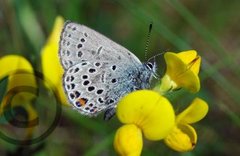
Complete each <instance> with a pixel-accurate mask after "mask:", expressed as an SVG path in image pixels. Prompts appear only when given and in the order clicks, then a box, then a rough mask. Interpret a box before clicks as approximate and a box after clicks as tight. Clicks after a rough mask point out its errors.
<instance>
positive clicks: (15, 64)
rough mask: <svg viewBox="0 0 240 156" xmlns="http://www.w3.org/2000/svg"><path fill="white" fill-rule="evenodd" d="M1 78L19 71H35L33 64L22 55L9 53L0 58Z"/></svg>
mask: <svg viewBox="0 0 240 156" xmlns="http://www.w3.org/2000/svg"><path fill="white" fill-rule="evenodd" d="M0 68H1V70H0V79H2V78H4V77H5V76H7V75H10V74H12V73H16V72H18V71H26V72H30V73H33V69H32V66H31V64H30V63H29V62H28V61H27V60H26V59H25V58H24V57H22V56H18V55H7V56H4V57H2V58H0Z"/></svg>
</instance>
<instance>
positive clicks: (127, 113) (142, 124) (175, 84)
mask: <svg viewBox="0 0 240 156" xmlns="http://www.w3.org/2000/svg"><path fill="white" fill-rule="evenodd" d="M164 58H165V61H166V65H167V70H166V73H165V75H164V76H163V77H162V79H161V83H160V85H158V86H157V87H156V88H155V91H150V90H141V91H136V92H132V93H130V94H128V95H127V96H125V97H123V98H122V99H121V101H120V102H119V103H118V105H117V111H116V114H117V117H118V119H119V120H120V122H122V123H123V124H124V125H123V126H122V127H120V128H119V129H118V130H117V132H116V135H115V139H114V148H115V150H116V151H117V153H118V154H119V155H121V156H138V155H140V154H141V151H142V147H143V136H144V137H145V138H146V139H148V140H154V141H156V140H164V142H165V144H166V145H167V146H169V147H170V148H172V149H173V150H175V151H179V152H185V151H190V150H192V149H193V148H194V147H195V145H196V143H197V134H196V131H195V129H194V128H193V127H192V126H191V125H190V124H192V123H195V122H197V121H199V120H201V119H202V118H204V116H205V115H206V114H207V112H208V105H207V103H206V102H205V101H203V100H202V99H200V98H195V99H194V100H193V102H192V103H191V104H190V105H189V106H188V107H187V108H186V109H185V110H184V111H183V112H181V113H180V114H178V115H175V113H174V109H173V107H172V105H171V103H170V102H169V101H168V99H167V98H165V97H164V96H163V95H164V94H165V93H167V92H172V91H174V90H176V89H179V88H185V89H187V90H189V91H191V92H198V91H199V89H200V81H199V77H198V73H199V68H200V63H201V57H200V56H198V55H197V52H196V51H194V50H190V51H184V52H180V53H173V52H166V53H165V54H164Z"/></svg>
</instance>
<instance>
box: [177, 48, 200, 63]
mask: <svg viewBox="0 0 240 156" xmlns="http://www.w3.org/2000/svg"><path fill="white" fill-rule="evenodd" d="M174 54H175V55H177V57H179V58H180V59H181V60H182V61H183V62H184V63H185V64H189V63H190V62H192V60H194V59H195V58H196V57H197V52H196V51H195V50H187V51H182V52H180V53H174Z"/></svg>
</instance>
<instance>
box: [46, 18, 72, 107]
mask: <svg viewBox="0 0 240 156" xmlns="http://www.w3.org/2000/svg"><path fill="white" fill-rule="evenodd" d="M63 25H64V19H63V18H62V17H60V16H58V17H57V18H56V20H55V23H54V27H53V31H52V33H51V35H50V36H49V38H48V41H47V43H46V44H45V45H44V47H43V48H42V50H41V54H42V55H41V57H42V70H43V75H44V77H45V78H46V82H48V81H50V82H51V85H53V86H54V87H56V92H57V95H58V96H59V99H60V101H61V103H62V104H65V105H69V104H68V101H67V97H66V95H65V93H64V89H63V85H62V75H63V68H62V67H61V64H60V61H59V56H58V48H59V45H58V42H59V40H60V34H61V30H62V28H63ZM45 85H46V86H47V87H49V88H50V87H51V86H49V85H50V84H47V83H45Z"/></svg>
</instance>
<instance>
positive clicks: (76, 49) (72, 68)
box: [59, 22, 142, 116]
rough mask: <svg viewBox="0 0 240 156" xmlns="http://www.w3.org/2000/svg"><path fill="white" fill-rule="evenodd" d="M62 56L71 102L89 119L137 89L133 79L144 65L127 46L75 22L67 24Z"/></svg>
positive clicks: (61, 42)
mask: <svg viewBox="0 0 240 156" xmlns="http://www.w3.org/2000/svg"><path fill="white" fill-rule="evenodd" d="M59 55H60V58H61V62H62V65H63V67H64V69H65V74H64V78H63V83H64V88H65V91H66V94H67V96H68V99H69V101H70V103H71V104H72V105H73V106H74V108H76V109H77V110H79V112H80V113H81V114H84V115H88V116H95V115H97V114H98V113H99V112H101V111H103V110H106V109H108V108H111V107H112V106H115V105H116V103H117V102H118V100H119V98H121V97H122V96H123V95H124V94H126V93H128V92H131V91H132V90H134V85H133V84H132V78H134V77H136V74H138V73H139V71H140V69H139V67H141V66H142V63H141V62H140V61H139V59H138V58H137V57H136V56H135V55H134V54H132V53H131V52H129V51H128V50H127V49H125V48H124V47H122V46H120V45H118V44H117V43H114V42H113V41H111V40H110V39H108V38H107V37H105V36H103V35H101V34H99V33H97V32H96V31H94V30H92V29H90V28H88V27H86V26H83V25H79V24H76V23H72V22H67V23H65V25H64V29H63V31H62V34H61V40H60V50H59Z"/></svg>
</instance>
